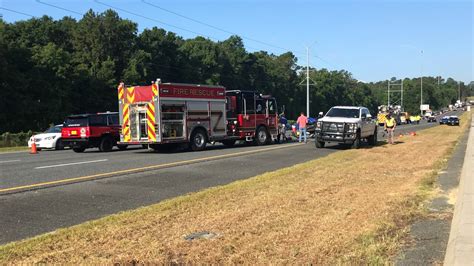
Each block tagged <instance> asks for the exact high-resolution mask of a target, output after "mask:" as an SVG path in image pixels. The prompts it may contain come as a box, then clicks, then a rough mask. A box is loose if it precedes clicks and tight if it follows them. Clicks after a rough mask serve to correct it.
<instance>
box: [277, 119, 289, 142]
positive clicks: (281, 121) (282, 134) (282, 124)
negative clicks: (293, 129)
mask: <svg viewBox="0 0 474 266" xmlns="http://www.w3.org/2000/svg"><path fill="white" fill-rule="evenodd" d="M279 124H280V135H279V136H278V137H279V138H278V142H279V141H280V139H281V140H282V141H285V142H287V141H288V139H287V137H286V124H288V120H287V119H286V117H285V113H281V114H280V119H279Z"/></svg>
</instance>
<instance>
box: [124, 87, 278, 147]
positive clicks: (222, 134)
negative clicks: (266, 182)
mask: <svg viewBox="0 0 474 266" xmlns="http://www.w3.org/2000/svg"><path fill="white" fill-rule="evenodd" d="M118 100H119V114H120V115H119V117H120V124H121V128H122V130H121V134H120V142H119V143H120V144H123V145H129V144H142V145H144V144H146V145H149V147H151V148H153V149H159V148H160V146H161V145H162V144H172V143H175V144H178V143H187V144H188V145H189V147H190V148H191V149H192V150H194V151H198V150H203V149H205V148H206V145H207V143H209V142H222V143H223V144H225V145H227V146H232V145H234V143H235V142H236V141H237V140H245V141H254V142H255V143H256V144H258V145H263V144H268V143H270V142H271V140H272V139H276V137H277V134H278V132H277V128H278V127H277V123H278V117H277V105H276V100H275V99H274V98H272V97H270V96H262V95H260V94H257V93H255V92H252V91H226V90H225V88H224V87H222V86H209V85H198V84H182V83H161V82H160V80H159V79H158V80H157V81H156V82H154V83H153V84H152V85H148V86H126V85H125V84H123V83H121V84H120V85H119V87H118Z"/></svg>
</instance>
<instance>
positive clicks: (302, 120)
mask: <svg viewBox="0 0 474 266" xmlns="http://www.w3.org/2000/svg"><path fill="white" fill-rule="evenodd" d="M296 123H297V124H298V127H299V128H298V130H299V133H300V135H299V137H298V142H301V135H304V143H307V140H306V124H308V118H307V117H306V116H305V115H304V113H303V112H301V115H300V116H299V117H298V120H296Z"/></svg>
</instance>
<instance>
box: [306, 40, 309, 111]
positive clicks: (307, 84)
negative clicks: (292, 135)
mask: <svg viewBox="0 0 474 266" xmlns="http://www.w3.org/2000/svg"><path fill="white" fill-rule="evenodd" d="M306 116H307V117H309V47H306Z"/></svg>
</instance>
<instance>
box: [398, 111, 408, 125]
mask: <svg viewBox="0 0 474 266" xmlns="http://www.w3.org/2000/svg"><path fill="white" fill-rule="evenodd" d="M409 118H410V115H409V114H408V113H407V112H401V113H400V124H408V123H410V119H409Z"/></svg>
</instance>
